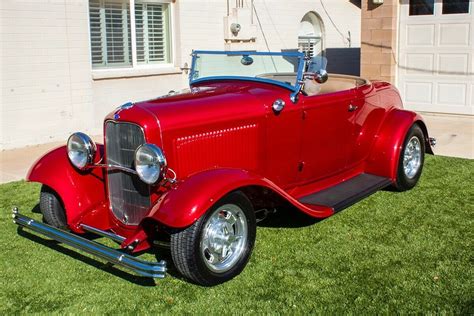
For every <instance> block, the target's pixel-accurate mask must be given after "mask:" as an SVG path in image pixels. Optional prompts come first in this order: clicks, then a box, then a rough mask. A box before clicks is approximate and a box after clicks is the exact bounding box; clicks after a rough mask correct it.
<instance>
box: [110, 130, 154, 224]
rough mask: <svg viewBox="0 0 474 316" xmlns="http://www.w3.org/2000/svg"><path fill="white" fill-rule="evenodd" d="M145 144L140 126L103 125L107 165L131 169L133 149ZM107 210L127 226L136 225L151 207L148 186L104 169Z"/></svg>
mask: <svg viewBox="0 0 474 316" xmlns="http://www.w3.org/2000/svg"><path fill="white" fill-rule="evenodd" d="M144 143H145V135H144V133H143V130H142V128H141V127H140V126H138V125H136V124H132V123H125V122H115V121H107V122H106V123H105V156H106V159H107V161H106V163H107V164H108V165H118V166H122V167H126V168H130V169H134V159H135V157H134V156H135V150H136V149H137V147H138V146H140V145H142V144H144ZM107 185H108V195H109V202H110V208H111V210H112V213H113V214H114V216H115V217H116V218H117V219H118V220H120V221H121V222H122V223H124V224H126V225H138V224H139V223H140V221H141V220H142V218H143V217H144V216H145V215H146V214H147V213H148V211H149V210H150V207H151V199H150V186H149V185H147V184H145V183H144V182H142V181H141V180H140V179H139V178H138V176H137V175H135V174H131V173H127V172H124V171H121V170H117V169H113V168H109V169H107Z"/></svg>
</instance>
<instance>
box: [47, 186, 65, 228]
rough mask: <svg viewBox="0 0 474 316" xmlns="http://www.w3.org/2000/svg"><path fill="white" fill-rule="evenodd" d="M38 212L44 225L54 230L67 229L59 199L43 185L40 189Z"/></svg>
mask: <svg viewBox="0 0 474 316" xmlns="http://www.w3.org/2000/svg"><path fill="white" fill-rule="evenodd" d="M40 210H41V213H42V214H43V220H44V222H45V223H47V224H49V225H51V226H53V227H56V228H61V229H66V228H67V220H66V213H65V211H64V207H63V204H62V202H61V199H60V198H59V196H58V195H57V193H56V192H54V191H53V190H52V189H51V188H49V187H47V186H45V185H43V186H42V187H41V193H40Z"/></svg>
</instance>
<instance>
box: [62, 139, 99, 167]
mask: <svg viewBox="0 0 474 316" xmlns="http://www.w3.org/2000/svg"><path fill="white" fill-rule="evenodd" d="M95 151H96V146H95V143H94V142H93V141H92V139H91V138H90V137H89V136H87V135H86V134H84V133H74V134H72V135H71V136H70V137H69V139H68V140H67V156H68V157H69V160H70V161H71V163H72V164H73V165H74V167H76V168H77V169H80V170H84V169H85V168H86V167H87V165H89V164H91V163H92V162H93V161H94V156H95Z"/></svg>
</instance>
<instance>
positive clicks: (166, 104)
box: [135, 82, 284, 131]
mask: <svg viewBox="0 0 474 316" xmlns="http://www.w3.org/2000/svg"><path fill="white" fill-rule="evenodd" d="M266 86H268V85H255V84H247V83H241V82H228V83H218V84H217V83H216V84H207V85H200V86H195V87H192V88H191V89H186V90H183V91H180V92H178V93H171V94H168V95H166V96H163V97H160V98H157V99H154V100H149V101H144V102H139V103H136V104H135V105H136V106H137V107H139V108H141V109H143V110H145V111H147V112H149V113H151V114H153V115H154V116H155V117H156V119H157V121H158V122H159V125H160V129H161V130H162V131H170V130H176V129H187V128H190V127H195V126H197V125H201V124H212V123H218V122H223V121H230V120H235V119H245V118H248V117H249V116H254V115H255V114H256V113H260V114H261V113H262V110H264V109H265V108H266V106H267V102H266V100H265V99H266V98H265V97H264V96H265V95H269V94H270V92H271V91H272V90H274V89H275V88H273V87H271V86H270V87H266ZM276 90H284V89H282V88H278V87H277V88H276ZM258 105H260V106H258Z"/></svg>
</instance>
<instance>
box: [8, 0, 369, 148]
mask: <svg viewBox="0 0 474 316" xmlns="http://www.w3.org/2000/svg"><path fill="white" fill-rule="evenodd" d="M247 2H248V3H250V1H247ZM230 3H231V5H232V4H234V3H235V1H230ZM323 3H324V4H325V7H324V8H323V7H322V6H321V2H320V1H303V0H301V1H287V0H255V6H256V10H257V12H258V15H259V18H260V21H261V23H262V28H263V31H264V32H265V35H266V37H267V40H268V43H269V46H270V49H271V50H276V51H278V50H281V49H292V48H296V47H297V36H298V27H299V22H300V20H301V18H302V17H303V16H304V15H305V14H306V13H307V12H308V11H315V12H317V13H318V14H319V15H320V16H321V17H322V19H323V22H324V24H325V31H326V47H328V48H329V47H336V48H339V47H340V48H344V47H348V45H349V44H348V41H347V34H348V33H347V32H348V31H350V32H351V39H352V47H360V9H359V8H357V7H356V6H354V5H353V4H351V3H350V2H349V1H346V0H331V1H324V2H323ZM173 6H174V8H173V11H174V16H173V18H174V24H173V29H174V32H173V33H174V36H173V41H174V55H175V62H174V67H173V69H165V70H163V71H164V72H166V73H167V74H162V73H161V72H163V71H162V70H156V69H155V70H153V69H152V70H148V71H146V72H134V71H131V72H130V71H125V72H123V73H120V72H115V73H114V74H113V75H112V76H111V77H113V78H108V79H106V78H104V75H103V74H100V73H99V74H97V71H93V70H92V69H91V64H90V52H89V25H88V1H87V0H2V1H0V26H1V28H0V57H1V63H0V65H1V77H0V89H1V94H0V97H1V99H0V100H1V102H0V150H3V149H9V148H15V147H23V146H27V145H34V144H40V143H46V142H50V141H58V140H65V139H66V138H67V136H68V135H69V134H70V133H72V132H74V131H79V130H80V131H84V132H86V133H90V134H100V133H101V132H102V130H101V126H102V120H103V117H104V115H105V114H106V113H108V112H110V111H111V110H113V109H114V108H115V107H117V106H118V105H120V104H122V103H124V102H127V101H136V100H144V99H149V98H153V97H156V96H159V95H162V94H164V93H167V92H168V91H169V90H172V89H177V88H182V87H184V86H185V85H186V82H187V76H186V75H185V74H181V73H180V72H179V67H181V66H183V65H184V63H185V62H187V63H188V64H189V63H190V56H189V54H190V53H191V51H192V50H193V49H207V50H223V49H224V48H225V43H224V26H223V19H224V16H225V15H226V14H227V3H226V1H224V0H203V1H197V0H177V1H176V2H175V4H174V5H173ZM329 16H330V17H331V18H332V22H331V20H330V19H329ZM341 33H342V35H341ZM253 49H257V50H267V48H266V45H265V42H264V40H263V35H262V32H261V30H258V33H257V41H256V43H255V44H254V48H253ZM170 72H171V74H170ZM105 77H106V76H105Z"/></svg>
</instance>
